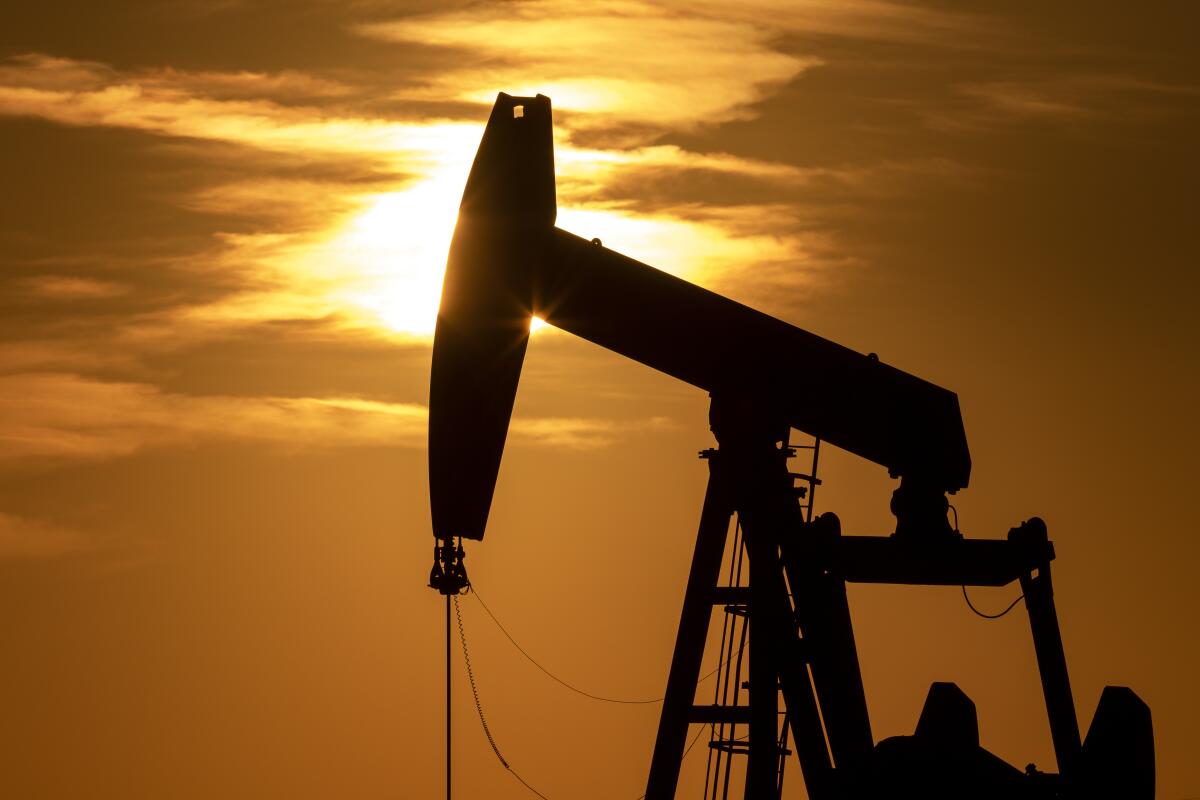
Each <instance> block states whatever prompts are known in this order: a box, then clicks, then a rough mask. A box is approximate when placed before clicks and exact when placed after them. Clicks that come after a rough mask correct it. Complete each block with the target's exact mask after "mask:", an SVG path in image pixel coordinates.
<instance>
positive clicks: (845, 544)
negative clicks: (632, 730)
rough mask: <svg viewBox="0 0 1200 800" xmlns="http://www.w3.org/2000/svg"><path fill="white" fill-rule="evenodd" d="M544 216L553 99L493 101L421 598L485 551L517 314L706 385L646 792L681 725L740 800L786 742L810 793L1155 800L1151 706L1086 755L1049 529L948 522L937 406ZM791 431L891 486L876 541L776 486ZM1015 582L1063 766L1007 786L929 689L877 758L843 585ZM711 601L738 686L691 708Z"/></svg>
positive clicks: (672, 772) (960, 485)
mask: <svg viewBox="0 0 1200 800" xmlns="http://www.w3.org/2000/svg"><path fill="white" fill-rule="evenodd" d="M555 217H556V202H555V183H554V155H553V141H552V122H551V110H550V100H549V98H547V97H544V96H542V95H538V96H536V97H513V96H509V95H507V94H503V93H502V94H500V95H499V97H498V98H497V100H496V103H495V106H494V107H493V109H492V113H491V117H490V119H489V120H488V124H487V127H486V129H485V130H484V133H483V139H482V141H481V143H480V145H479V151H478V153H477V155H476V157H475V162H474V166H473V167H472V170H471V173H470V177H469V178H468V180H467V184H466V189H465V191H464V192H463V199H462V205H461V209H460V212H459V218H458V225H457V228H456V230H455V233H454V239H453V243H452V245H451V248H450V255H449V262H448V266H447V271H446V278H445V284H444V288H443V292H442V300H441V308H440V311H439V315H438V321H437V331H436V338H435V341H434V350H433V368H432V374H431V384H430V407H429V481H430V497H431V505H432V514H433V533H434V536H435V537H436V539H437V540H438V544H437V546H436V547H435V550H434V553H435V556H434V571H433V574H432V576H431V580H430V583H431V585H432V586H433V587H434V588H436V589H438V590H439V591H440V592H442V593H443V594H446V595H450V594H454V593H457V592H459V591H460V590H462V589H463V587H464V586H465V585H466V581H467V579H466V572H465V569H464V568H463V557H464V550H463V547H462V540H463V539H474V540H480V539H482V538H483V536H484V531H485V528H486V523H487V518H488V511H489V508H490V506H491V501H492V494H493V491H494V488H495V484H496V477H497V473H498V471H499V468H500V461H501V455H502V453H503V450H504V442H505V438H506V435H507V431H508V425H509V420H510V417H511V414H512V408H513V401H514V397H515V394H516V389H517V383H518V379H519V377H520V373H521V366H522V363H523V361H524V358H525V351H526V345H527V342H528V337H529V322H530V318H531V316H532V315H535V314H536V315H537V316H540V317H541V318H543V319H545V320H546V321H547V322H549V323H551V324H552V325H554V326H555V327H557V328H560V329H562V330H565V331H568V332H570V333H572V334H575V335H576V336H579V337H582V338H584V339H586V340H588V341H590V342H593V343H595V344H598V345H600V346H601V347H605V348H607V349H609V350H612V351H614V352H617V353H620V354H622V355H625V356H628V357H629V358H632V359H634V360H636V361H639V362H641V363H642V364H645V365H647V366H649V367H651V368H653V369H657V370H659V371H661V372H664V373H666V374H668V375H671V376H673V377H675V378H678V379H679V380H681V381H684V382H686V383H689V384H691V385H693V386H696V387H699V388H700V389H703V390H705V391H707V392H709V394H710V396H711V405H710V423H711V429H712V432H713V434H714V435H715V438H716V440H717V443H718V447H716V448H713V449H711V450H706V451H704V452H703V453H702V454H701V455H702V456H704V457H705V458H707V464H708V469H709V483H708V489H707V492H706V494H705V498H704V504H703V508H702V511H701V515H700V524H699V531H698V535H697V541H696V548H695V554H694V557H693V561H692V566H691V571H690V574H689V577H688V584H687V589H686V592H685V594H684V601H683V610H682V613H681V618H680V625H679V633H678V637H677V639H676V643H675V650H674V655H673V658H672V663H671V670H670V674H669V676H668V678H667V686H666V695H665V699H664V701H663V709H662V716H661V719H660V722H659V728H658V734H657V738H656V740H655V742H654V750H653V758H652V761H651V765H650V773H649V778H648V782H647V788H646V798H647V799H648V800H667V799H668V798H673V797H674V796H675V792H676V787H677V783H678V779H679V769H680V761H681V759H682V757H683V754H684V749H685V744H686V740H687V730H688V725H689V724H693V723H706V724H710V725H712V729H713V731H714V732H715V731H717V730H721V731H726V732H730V731H735V730H736V729H737V726H742V730H745V731H748V734H749V735H748V738H747V737H745V736H737V735H734V734H733V733H729V734H728V735H727V736H725V737H722V736H718V735H716V734H715V733H714V736H713V738H712V740H711V741H710V742H709V747H710V748H713V749H715V750H718V751H723V752H725V753H726V754H728V755H730V756H732V755H735V754H736V755H738V756H739V757H743V756H744V757H745V758H746V763H745V770H744V776H745V777H744V797H746V798H753V799H754V800H759V799H760V798H777V797H779V796H780V792H781V788H782V780H783V774H784V769H783V768H784V765H785V764H786V763H787V762H788V761H789V760H790V759H789V756H790V755H791V754H792V752H793V749H794V754H795V756H796V760H797V761H798V762H799V766H800V770H801V774H802V776H803V780H804V783H805V788H806V790H807V793H808V795H809V797H811V798H814V800H837V799H839V798H848V799H850V798H863V799H864V800H865V799H866V798H880V797H913V798H917V797H919V798H987V799H990V798H995V799H996V800H1001V798H1005V799H1008V798H1012V799H1014V800H1015V799H1016V798H1022V799H1024V798H1099V797H1112V798H1129V799H1130V800H1142V799H1143V798H1152V797H1153V796H1154V744H1153V732H1152V725H1151V718H1150V710H1149V708H1148V707H1147V706H1146V704H1145V703H1143V702H1142V701H1141V700H1140V699H1139V698H1138V697H1137V695H1136V694H1134V692H1132V691H1131V690H1130V689H1127V688H1121V687H1108V688H1106V689H1105V690H1104V692H1103V694H1102V696H1101V699H1100V703H1099V706H1098V708H1097V711H1096V714H1095V716H1094V718H1093V720H1092V723H1091V726H1090V728H1089V730H1088V732H1087V736H1086V738H1082V739H1081V736H1080V730H1079V724H1078V721H1077V717H1076V713H1075V704H1074V700H1073V698H1072V695H1071V684H1070V680H1069V677H1068V674H1067V664H1066V658H1065V655H1064V652H1063V645H1062V638H1061V635H1060V631H1059V624H1058V618H1057V614H1056V612H1055V606H1054V594H1053V589H1052V585H1051V576H1050V562H1051V561H1052V560H1053V559H1054V556H1055V553H1054V547H1053V544H1052V543H1051V542H1050V540H1049V538H1048V535H1047V530H1046V526H1045V524H1044V523H1043V522H1042V521H1041V520H1040V519H1038V518H1036V517H1035V518H1032V519H1030V520H1027V521H1025V522H1023V523H1021V524H1020V525H1018V526H1017V527H1015V528H1013V529H1012V530H1011V531H1009V533H1008V536H1007V537H1006V538H1003V539H968V538H964V537H963V536H962V535H961V534H960V533H959V532H958V531H957V530H956V529H955V528H952V527H951V525H950V523H949V521H948V518H947V509H948V500H947V497H946V495H947V494H948V493H954V492H957V491H959V490H960V489H964V488H966V486H967V484H968V480H969V478H970V471H971V459H970V453H969V450H968V448H967V440H966V434H965V431H964V428H963V422H962V417H961V414H960V412H959V406H958V398H957V396H956V395H955V394H954V393H953V392H950V391H948V390H946V389H943V388H941V387H938V386H935V385H933V384H931V383H928V382H926V381H924V380H921V379H920V378H917V377H915V376H913V375H909V374H907V373H905V372H902V371H901V370H899V369H896V368H895V367H892V366H890V365H888V364H885V363H883V362H881V361H880V360H879V359H878V358H876V357H875V356H874V355H863V354H860V353H857V352H854V351H853V350H850V349H848V348H845V347H842V346H841V345H838V344H835V343H833V342H830V341H827V340H825V339H822V338H820V337H819V336H816V335H814V334H812V333H808V332H806V331H804V330H801V329H800V328H797V327H795V326H792V325H789V324H787V323H785V322H783V321H781V320H778V319H775V318H773V317H770V316H768V315H766V314H763V313H760V312H758V311H755V310H753V309H751V308H748V307H746V306H744V305H741V304H739V303H736V302H734V301H732V300H729V299H727V298H725V297H722V296H720V295H717V294H715V293H713V292H709V291H706V290H705V289H702V288H700V287H698V286H695V285H693V284H690V283H688V282H686V281H683V280H680V279H678V278H675V277H673V276H671V275H668V274H667V273H665V272H661V271H659V270H657V269H654V268H653V267H650V266H647V265H645V264H641V263H639V262H637V261H635V260H633V259H631V258H628V257H626V256H624V255H621V254H620V253H616V252H614V251H612V250H609V249H607V248H605V247H604V246H603V245H602V244H601V243H600V241H599V240H591V241H588V240H586V239H583V238H580V237H578V236H575V235H574V234H571V233H568V232H566V231H564V230H561V229H559V228H557V227H555ZM791 429H796V430H799V431H803V432H804V433H807V434H809V435H810V436H812V437H815V438H816V440H818V441H821V442H827V443H829V444H832V445H835V446H837V447H839V448H842V449H844V450H847V451H849V452H851V453H854V454H856V455H858V456H861V457H862V458H865V459H867V460H869V461H871V462H874V463H876V464H880V465H882V466H884V467H886V468H887V469H888V471H889V473H890V474H891V476H892V477H893V478H898V479H899V486H898V488H897V489H896V490H895V492H894V494H893V495H892V498H891V505H890V507H891V511H892V512H893V514H894V515H895V517H896V530H895V533H894V534H892V535H891V536H846V535H842V533H841V530H840V524H839V522H838V519H837V517H836V516H835V515H834V514H832V513H825V514H821V515H820V516H817V517H815V518H814V517H813V515H812V513H811V509H812V504H811V494H808V492H811V491H812V489H814V488H815V485H816V483H818V481H816V479H815V477H813V476H812V475H805V474H797V473H793V472H791V471H790V470H789V466H788V459H789V458H790V457H793V456H795V454H796V447H795V446H793V445H791V444H790V443H789V435H790V431H791ZM797 480H799V481H800V483H801V484H802V485H800V486H797V485H796V484H797ZM805 483H807V485H803V484H805ZM806 495H807V497H808V502H807V503H804V502H802V501H803V500H804V498H805V496H806ZM806 509H807V513H806ZM734 517H736V520H737V523H738V524H737V525H736V526H734V527H732V528H731V520H732V519H733V518H734ZM731 530H732V531H733V532H732V533H731ZM731 537H732V541H733V544H732V546H733V547H736V548H738V549H739V552H740V553H741V554H744V556H745V558H746V560H747V561H748V573H749V575H748V578H749V579H748V581H746V582H743V583H741V584H739V585H730V584H729V583H728V582H726V583H722V582H721V580H720V575H719V573H720V572H721V566H722V559H723V557H724V556H725V554H726V551H727V548H728V547H729V546H730V544H731ZM456 541H457V544H455V542H456ZM1013 581H1017V582H1019V584H1020V587H1021V589H1022V591H1023V592H1024V600H1025V608H1026V610H1027V612H1028V616H1029V623H1030V629H1031V631H1032V635H1033V643H1034V648H1035V652H1036V656H1037V664H1038V670H1039V673H1040V677H1041V685H1042V691H1043V694H1044V697H1045V703H1046V711H1047V716H1048V718H1049V723H1050V733H1051V738H1052V740H1053V745H1054V753H1055V757H1056V760H1057V768H1058V771H1057V772H1049V771H1039V770H1037V769H1036V768H1035V767H1033V765H1030V766H1029V767H1027V768H1026V769H1025V770H1019V769H1017V768H1015V767H1013V766H1011V765H1009V764H1007V763H1005V762H1004V761H1003V760H1002V759H1000V758H999V757H997V756H995V755H993V754H991V753H989V752H988V751H987V750H985V749H983V748H982V747H981V746H980V745H979V729H978V723H977V720H976V715H975V706H974V704H973V703H972V702H971V700H970V699H969V698H968V697H967V696H966V695H965V694H964V693H963V692H962V691H961V690H960V689H959V688H958V687H957V686H955V685H954V684H951V683H934V684H933V685H932V686H931V688H930V690H929V694H928V697H927V699H926V702H925V706H924V709H923V710H922V712H921V715H920V719H919V721H918V722H917V725H916V728H915V731H914V733H913V734H912V735H911V736H897V737H892V738H888V739H884V740H883V741H880V742H878V743H876V742H875V740H874V738H873V735H872V732H871V723H870V718H869V716H868V713H867V705H866V699H865V696H864V691H863V683H862V676H861V673H860V669H859V662H858V654H857V651H856V649H855V642H854V631H853V627H852V625H851V620H850V613H849V607H848V605H847V599H846V584H847V582H865V583H888V584H910V585H911V584H932V585H948V586H957V585H962V586H964V587H966V586H1003V585H1007V584H1009V583H1012V582H1013ZM715 608H721V609H723V610H724V611H725V613H726V614H732V615H734V616H736V617H738V618H740V619H741V620H742V621H743V625H744V627H743V631H748V645H746V646H745V649H746V650H747V653H748V657H749V658H748V660H749V666H748V677H749V680H748V683H747V685H748V691H747V692H745V693H741V692H740V689H741V684H740V682H739V685H738V686H735V691H734V693H733V696H732V700H731V699H730V697H728V696H727V697H724V698H717V700H719V702H717V701H714V703H712V704H697V702H696V690H697V683H698V679H699V673H700V666H701V659H702V656H703V651H704V643H705V637H706V634H707V631H708V628H709V622H710V616H711V615H712V613H713V612H714V609H715ZM740 653H741V650H740V649H739V654H740ZM739 661H740V659H739ZM747 697H748V699H745V700H744V701H743V699H742V698H747ZM781 700H782V707H781ZM789 742H790V747H789Z"/></svg>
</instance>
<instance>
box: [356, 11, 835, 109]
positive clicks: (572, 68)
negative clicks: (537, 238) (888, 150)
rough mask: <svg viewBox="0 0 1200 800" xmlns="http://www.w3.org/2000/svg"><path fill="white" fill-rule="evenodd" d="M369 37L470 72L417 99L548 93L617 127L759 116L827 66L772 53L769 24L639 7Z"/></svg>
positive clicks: (441, 24) (451, 18)
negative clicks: (451, 60) (763, 105)
mask: <svg viewBox="0 0 1200 800" xmlns="http://www.w3.org/2000/svg"><path fill="white" fill-rule="evenodd" d="M354 30H355V31H357V32H358V33H360V34H362V35H364V36H369V37H373V38H377V39H383V40H387V41H394V42H397V43H403V44H407V43H421V44H424V45H437V46H441V47H448V48H455V49H456V50H458V51H460V52H461V53H462V59H461V66H459V67H458V68H456V69H453V70H450V71H448V72H443V73H441V74H438V75H433V76H430V78H429V80H428V81H427V83H426V85H425V86H424V88H421V89H412V90H406V91H405V92H404V94H403V95H402V96H405V97H415V98H423V99H429V98H435V97H443V98H444V97H446V96H451V97H457V98H460V99H463V100H469V101H474V102H490V100H491V98H492V97H494V96H495V92H496V87H507V88H506V90H507V91H509V92H510V93H516V94H534V93H537V92H541V93H543V94H548V95H550V96H551V97H552V98H553V99H554V102H555V104H556V105H557V106H558V107H559V108H561V109H566V110H569V111H573V112H579V113H580V114H582V115H583V116H581V117H580V118H578V119H574V120H573V121H572V122H571V124H572V125H582V126H587V125H589V124H597V123H596V122H595V121H592V122H589V119H588V115H592V116H593V117H595V116H603V119H602V120H600V121H599V124H604V125H607V126H614V125H622V124H623V125H630V124H644V125H650V126H656V127H665V128H674V129H690V128H694V127H696V126H698V125H706V124H709V125H711V124H716V123H722V122H728V121H730V120H734V119H740V118H745V117H747V116H749V114H750V112H749V110H748V109H749V108H750V107H751V106H753V105H754V104H755V103H756V102H758V101H759V100H762V99H763V98H764V97H765V96H766V95H767V94H768V93H769V92H770V91H772V90H773V89H775V88H777V87H779V86H782V85H783V84H786V83H787V82H788V81H790V80H792V79H793V78H795V77H796V76H797V75H799V74H800V73H801V72H803V71H804V70H806V69H809V68H811V67H813V66H816V65H817V64H818V63H820V62H819V60H818V59H816V58H811V57H800V56H796V55H790V54H786V53H783V52H780V51H779V50H777V49H775V48H774V47H773V46H772V40H773V38H774V33H773V32H772V30H771V28H770V26H769V25H758V24H752V23H751V22H749V21H748V20H745V19H729V18H727V17H722V16H719V15H715V14H713V15H701V14H689V13H680V12H679V11H678V10H676V9H672V8H670V7H669V6H667V5H662V4H653V3H648V2H641V1H640V0H612V1H610V2H598V3H582V2H577V0H523V1H522V2H515V3H505V4H503V5H493V4H485V5H479V6H473V7H470V8H466V9H458V10H453V11H448V12H444V13H439V14H433V15H428V16H421V17H410V18H406V19H403V20H397V21H388V22H372V23H366V24H360V25H357V26H355V27H354Z"/></svg>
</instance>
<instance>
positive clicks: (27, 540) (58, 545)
mask: <svg viewBox="0 0 1200 800" xmlns="http://www.w3.org/2000/svg"><path fill="white" fill-rule="evenodd" d="M91 549H92V546H91V543H90V542H89V541H88V539H87V537H85V536H84V535H83V534H82V533H80V532H79V531H76V530H73V529H71V528H67V527H64V526H62V525H56V524H54V523H50V522H45V521H43V520H37V519H31V518H29V517H22V516H18V515H16V514H6V513H4V512H0V560H4V559H43V558H58V557H60V556H65V555H69V554H72V553H79V552H84V551H87V550H91Z"/></svg>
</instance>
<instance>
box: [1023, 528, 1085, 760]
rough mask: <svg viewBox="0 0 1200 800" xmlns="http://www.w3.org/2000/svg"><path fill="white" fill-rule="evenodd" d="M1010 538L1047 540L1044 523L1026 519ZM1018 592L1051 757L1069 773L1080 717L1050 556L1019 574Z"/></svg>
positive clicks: (1077, 746)
mask: <svg viewBox="0 0 1200 800" xmlns="http://www.w3.org/2000/svg"><path fill="white" fill-rule="evenodd" d="M1008 538H1009V540H1010V541H1014V540H1015V541H1026V542H1036V543H1039V544H1041V545H1043V548H1042V550H1043V552H1044V551H1045V547H1044V545H1045V543H1046V542H1048V541H1049V538H1048V536H1047V532H1046V523H1045V522H1043V521H1042V520H1041V519H1039V518H1037V517H1033V518H1032V519H1029V520H1027V521H1026V522H1024V523H1022V524H1021V525H1020V526H1019V527H1017V528H1013V529H1012V530H1011V531H1009V532H1008ZM1020 580H1021V591H1023V592H1024V593H1025V610H1026V611H1027V612H1028V613H1029V628H1030V630H1031V631H1032V632H1033V649H1034V653H1035V654H1036V655H1037V662H1038V674H1039V676H1040V677H1041V679H1042V693H1043V694H1044V695H1045V697H1046V714H1047V716H1048V717H1049V721H1050V738H1051V740H1052V741H1053V742H1054V757H1055V760H1056V761H1057V762H1058V771H1059V773H1060V774H1062V775H1064V776H1069V775H1070V773H1071V771H1072V769H1073V768H1074V765H1075V761H1076V760H1077V759H1078V757H1079V753H1080V751H1081V750H1082V749H1083V747H1082V744H1081V742H1080V736H1079V719H1078V718H1077V717H1076V716H1075V699H1074V697H1073V696H1072V695H1071V679H1070V677H1069V675H1068V674H1067V656H1066V653H1064V652H1063V643H1062V632H1061V631H1060V630H1059V627H1058V613H1057V612H1056V611H1055V609H1054V586H1053V585H1052V584H1051V583H1050V559H1049V558H1042V559H1041V560H1040V561H1039V562H1038V565H1037V568H1036V569H1034V570H1032V571H1030V572H1026V573H1024V574H1022V575H1021V579H1020Z"/></svg>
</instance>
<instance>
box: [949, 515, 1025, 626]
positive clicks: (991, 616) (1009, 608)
mask: <svg viewBox="0 0 1200 800" xmlns="http://www.w3.org/2000/svg"><path fill="white" fill-rule="evenodd" d="M949 508H950V510H951V511H952V512H954V532H955V533H958V509H957V508H955V507H954V506H953V505H949ZM961 586H962V596H963V600H966V601H967V608H969V609H971V610H972V611H974V612H975V613H976V614H977V615H979V616H981V617H983V618H984V619H1000V618H1001V617H1003V616H1004V615H1005V614H1007V613H1008V612H1010V611H1012V610H1013V609H1014V608H1016V607H1017V603H1019V602H1021V601H1022V600H1024V599H1025V595H1024V594H1023V593H1022V594H1020V595H1017V599H1016V600H1013V601H1012V602H1011V603H1009V604H1008V606H1007V607H1006V608H1005V609H1004V610H1003V611H1001V612H1000V613H999V614H988V613H985V612H983V611H980V610H979V609H978V608H976V607H975V604H974V603H972V602H971V597H970V596H969V595H968V594H967V585H966V584H965V583H964V584H961Z"/></svg>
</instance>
